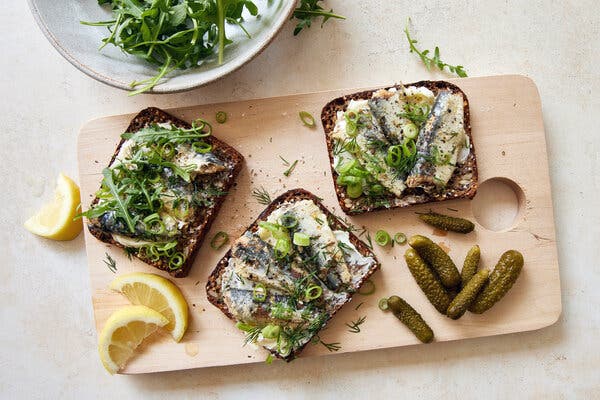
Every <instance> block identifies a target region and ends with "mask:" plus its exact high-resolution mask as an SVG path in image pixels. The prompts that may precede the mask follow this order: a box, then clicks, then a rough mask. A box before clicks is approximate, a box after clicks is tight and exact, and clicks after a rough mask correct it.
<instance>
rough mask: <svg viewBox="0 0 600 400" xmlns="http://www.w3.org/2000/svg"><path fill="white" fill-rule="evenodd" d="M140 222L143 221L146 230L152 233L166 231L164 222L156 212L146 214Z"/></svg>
mask: <svg viewBox="0 0 600 400" xmlns="http://www.w3.org/2000/svg"><path fill="white" fill-rule="evenodd" d="M142 222H143V223H144V227H145V228H146V230H147V231H148V232H150V233H152V234H153V235H163V234H164V233H165V232H166V231H167V228H166V227H165V223H164V222H163V220H162V219H161V218H160V215H158V213H154V214H150V215H148V216H147V217H146V218H144V219H143V220H142Z"/></svg>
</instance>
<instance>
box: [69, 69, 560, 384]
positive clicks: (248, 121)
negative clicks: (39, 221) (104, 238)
mask: <svg viewBox="0 0 600 400" xmlns="http://www.w3.org/2000/svg"><path fill="white" fill-rule="evenodd" d="M451 81H452V82H453V83H455V84H457V85H458V86H460V87H461V89H463V90H464V91H465V93H466V94H467V96H468V98H469V102H470V107H471V120H472V132H473V141H474V143H475V147H476V154H477V161H478V165H479V177H480V180H479V182H480V183H482V182H485V181H487V180H489V179H490V178H495V177H501V178H506V179H508V180H510V181H512V182H514V183H515V184H516V185H518V187H520V188H521V189H522V194H521V196H520V198H519V199H520V208H519V210H518V213H517V217H516V220H515V222H514V224H513V225H512V226H511V227H510V228H508V229H504V230H501V231H498V232H496V231H491V230H488V229H485V228H484V227H483V226H481V225H480V224H479V223H478V224H477V227H476V230H475V231H474V232H472V233H470V234H468V235H461V234H456V233H449V234H447V235H444V234H443V233H441V232H438V231H435V230H434V229H432V228H431V227H429V226H427V225H424V224H423V223H421V222H420V221H419V220H418V219H417V217H416V216H415V214H414V212H415V211H423V210H428V209H430V208H432V209H434V210H436V211H440V212H444V213H450V214H452V213H453V212H454V211H452V210H458V212H457V213H456V214H457V215H460V216H464V217H466V218H470V219H472V220H474V215H473V207H472V205H473V202H474V201H476V200H477V197H476V200H474V201H473V202H471V201H468V200H460V201H449V202H444V203H437V204H433V205H424V206H416V207H412V208H408V209H396V210H390V211H382V212H377V213H371V214H366V215H362V216H356V217H352V218H349V220H350V221H351V222H352V223H353V224H355V225H357V226H361V225H364V226H366V227H367V228H368V229H369V230H370V231H371V232H373V234H374V232H375V231H377V230H378V229H385V230H387V231H388V232H392V233H394V232H404V233H406V235H407V236H410V235H413V234H417V233H419V234H425V235H427V236H430V237H433V238H434V240H436V241H437V242H443V245H444V246H446V247H447V248H448V249H449V254H450V256H451V257H452V258H453V259H454V260H455V262H456V263H457V265H459V266H460V265H462V260H463V258H464V255H465V254H466V252H467V250H468V249H469V248H470V246H472V245H473V244H475V243H477V244H479V245H480V246H481V250H482V262H481V265H482V266H483V267H487V268H493V266H494V265H495V263H496V261H497V260H498V258H499V257H500V255H501V254H502V253H503V252H504V251H505V250H507V249H511V248H514V249H517V250H520V251H521V252H522V253H523V255H524V257H525V266H524V269H523V272H522V274H521V276H520V277H519V279H518V281H517V283H516V284H515V286H514V287H513V288H512V289H511V291H510V292H509V294H508V295H507V297H505V298H504V299H503V300H502V301H501V302H499V303H498V304H497V305H496V306H495V307H494V308H492V309H491V310H490V311H489V312H487V313H485V314H483V315H474V314H470V313H467V314H466V315H465V316H464V317H463V318H461V319H460V320H458V321H453V320H450V319H449V318H446V317H444V316H442V315H440V314H439V313H438V312H437V311H436V310H435V309H434V308H433V306H431V304H430V303H429V302H428V301H427V299H426V298H425V296H424V294H423V293H422V292H421V290H420V289H419V287H418V286H417V284H416V283H415V281H414V280H413V278H412V276H411V275H410V273H409V272H408V270H407V268H406V264H405V262H404V259H403V254H404V251H405V250H406V248H407V246H395V247H393V248H388V249H383V248H380V247H378V246H377V245H375V252H376V254H377V256H378V258H379V260H380V261H381V263H382V269H381V271H380V272H378V273H376V274H375V276H374V279H373V280H374V283H375V285H376V287H377V290H376V292H375V294H373V295H370V296H361V295H356V296H355V297H354V299H353V301H352V302H351V303H349V304H347V305H346V306H344V308H343V309H342V310H341V311H340V312H339V313H338V314H337V315H336V316H335V317H334V319H333V320H332V321H331V322H330V325H329V326H328V327H327V328H326V330H325V331H323V332H322V334H321V338H322V339H323V341H325V342H340V343H341V346H342V348H341V350H339V351H338V352H337V353H330V352H329V351H328V350H327V349H326V348H325V347H323V346H321V345H309V346H308V347H307V348H306V350H305V351H304V352H303V353H302V354H301V357H310V356H316V355H327V354H339V353H344V352H356V351H362V350H370V349H381V348H389V347H398V346H406V345H413V344H417V343H418V341H417V339H416V338H415V337H414V336H413V335H412V334H411V333H410V332H409V331H408V330H407V329H406V328H405V327H404V326H403V325H401V324H400V322H399V321H398V320H397V319H396V318H394V317H393V315H390V314H389V313H384V312H381V311H380V310H379V309H378V308H377V301H378V300H379V298H381V297H384V296H389V295H392V294H398V295H400V296H402V297H403V298H405V299H406V300H407V301H408V302H409V303H410V304H412V305H413V306H414V307H415V308H416V309H417V310H418V311H420V312H421V314H422V315H423V317H424V318H425V320H426V321H428V323H429V324H430V326H431V327H432V329H433V331H434V332H435V337H436V340H437V341H448V340H457V339H466V338H473V337H480V336H490V335H498V334H504V333H511V332H519V331H528V330H533V329H538V328H542V327H545V326H548V325H551V324H553V323H554V322H555V321H556V320H557V319H558V316H559V315H560V312H561V298H560V282H559V271H558V259H557V253H556V243H555V232H554V217H553V210H552V199H551V191H550V181H549V176H548V161H547V155H546V140H545V134H544V125H543V121H542V114H541V103H540V98H539V94H538V91H537V88H536V87H535V84H534V83H533V82H532V81H531V80H530V79H528V78H526V77H523V76H515V75H510V76H496V77H483V78H465V79H457V80H451ZM389 84H391V82H390V83H389ZM354 91H356V90H354V89H349V90H335V91H328V92H320V93H311V94H301V95H292V96H285V97H277V98H269V99H260V100H250V101H240V102H232V103H224V104H212V105H202V106H195V107H186V108H179V109H172V110H168V111H169V112H170V113H172V114H174V115H175V116H177V117H180V118H182V119H184V120H187V121H191V120H193V119H195V118H198V117H202V118H205V119H207V120H208V121H210V122H214V116H215V113H216V112H217V111H220V110H223V111H226V112H227V114H228V117H229V118H228V121H227V123H225V124H222V125H221V124H216V123H215V124H214V135H215V136H216V137H218V138H220V139H222V140H224V141H226V142H227V143H229V144H230V145H232V146H234V147H235V148H236V149H237V150H239V151H240V152H241V153H242V154H243V155H244V157H245V158H246V160H245V166H244V168H243V171H242V172H241V174H240V176H239V177H238V180H237V185H236V187H235V188H234V189H233V190H232V191H231V192H230V194H229V196H228V197H227V200H226V202H225V204H224V205H223V208H222V209H221V212H220V214H219V216H218V217H217V219H216V221H215V223H214V224H213V227H212V229H211V232H210V233H209V234H208V236H207V237H208V238H211V237H212V236H213V235H214V234H215V233H216V232H218V231H226V232H228V233H229V235H230V236H231V238H232V240H233V239H235V238H237V237H238V236H239V235H241V234H242V233H243V231H244V230H245V228H246V227H247V226H248V225H249V224H250V223H251V222H252V221H253V220H254V219H255V218H256V216H257V215H258V214H259V212H260V211H261V210H262V209H263V208H264V206H262V205H260V204H258V203H257V201H256V200H255V199H254V198H253V197H252V195H251V191H252V189H253V188H258V187H261V186H262V187H264V188H266V189H267V190H268V192H269V193H270V194H271V196H272V197H273V198H274V197H275V196H276V195H278V194H280V193H282V192H283V191H285V190H287V189H291V188H297V187H302V188H305V189H307V190H309V191H311V192H313V193H315V194H316V195H318V196H321V197H322V198H323V199H324V204H325V205H326V206H327V207H328V208H329V209H331V210H333V211H334V212H335V213H336V214H338V215H343V214H342V212H341V210H340V208H339V206H338V203H337V200H336V197H335V192H334V189H333V184H332V181H331V171H330V166H329V162H328V156H327V151H326V146H325V140H324V134H323V130H322V127H321V126H320V123H318V127H317V128H316V129H309V128H306V127H304V126H303V125H302V124H301V123H300V121H299V118H298V112H299V111H301V110H305V111H309V112H310V113H312V114H313V115H314V116H315V117H316V118H317V119H318V116H320V112H321V108H322V107H323V106H324V105H325V104H326V103H327V102H328V101H329V100H330V99H333V98H335V97H337V96H339V95H342V94H346V93H352V92H354ZM132 117H133V114H130V115H119V116H112V117H106V118H100V119H96V120H93V121H90V122H89V123H87V124H86V125H85V126H84V127H83V128H82V129H81V133H80V136H79V144H78V151H79V154H78V159H79V171H80V177H79V178H80V184H81V195H82V202H83V205H84V208H85V209H87V207H88V206H89V204H90V201H91V200H92V197H93V193H94V192H95V191H96V190H97V189H98V187H99V183H100V181H101V170H102V168H103V167H104V166H106V164H107V163H108V161H109V160H110V157H111V155H112V153H113V151H114V148H115V146H116V145H117V143H118V141H119V135H120V134H121V133H122V132H123V131H124V130H125V128H126V127H127V125H128V124H129V121H130V120H131V118H132ZM317 122H318V121H317ZM279 156H282V157H283V158H285V159H286V160H289V161H290V162H292V161H294V160H295V159H299V160H300V161H299V163H298V166H297V167H296V169H295V170H294V172H293V173H292V174H291V176H290V177H287V178H286V177H285V176H283V171H284V170H285V169H286V168H287V167H285V166H284V165H283V163H282V161H281V159H280V158H279ZM486 185H487V184H486ZM492 186H493V185H492ZM488 195H489V193H488ZM481 198H483V196H482V197H481ZM486 198H488V199H489V198H491V199H492V201H491V203H493V199H494V195H491V196H486ZM479 206H481V204H479ZM492 206H494V204H490V207H492ZM448 208H450V209H452V210H448ZM488 226H489V225H488ZM85 239H86V247H87V254H88V264H89V270H90V281H91V289H92V297H93V306H94V314H95V319H96V327H97V329H98V330H100V329H101V328H102V326H103V325H104V322H105V321H106V319H107V318H108V316H109V315H110V314H111V313H112V312H113V311H115V310H117V309H118V308H119V307H120V306H123V305H126V304H128V302H127V300H126V299H125V298H124V297H122V296H121V295H120V294H118V293H112V292H110V291H109V290H108V284H109V283H110V281H111V280H112V279H113V278H114V277H115V275H114V274H113V273H112V272H110V271H109V269H108V268H107V267H106V266H105V265H104V263H103V259H104V257H105V256H104V254H105V252H108V253H109V254H111V255H112V256H113V257H114V258H115V259H116V260H117V265H118V273H119V274H121V273H127V272H132V271H146V272H153V273H158V274H161V275H164V276H168V275H167V274H165V273H162V272H160V271H158V270H156V269H154V268H152V267H150V266H148V265H146V264H144V263H142V262H140V261H138V260H133V261H129V260H128V259H127V257H125V256H124V254H123V252H122V251H121V250H119V249H117V248H115V247H112V246H109V245H106V244H104V243H101V242H99V241H98V240H96V239H95V238H94V237H93V236H91V235H90V234H89V232H88V231H87V229H86V230H85ZM226 251H227V249H226V248H224V249H222V250H221V251H215V250H213V249H211V248H210V246H209V245H208V243H207V242H205V244H204V246H202V248H201V250H200V251H199V253H198V255H197V257H196V261H195V264H194V266H193V267H192V270H191V272H190V275H189V276H188V277H187V278H182V279H177V280H175V283H176V284H177V285H178V286H179V287H180V288H181V290H182V291H183V293H184V295H185V297H186V299H187V301H188V303H189V307H190V316H191V320H190V326H189V329H188V331H187V333H186V335H185V337H184V338H183V340H182V342H181V343H174V342H173V341H172V340H171V339H170V337H169V336H167V335H166V334H164V333H160V334H158V335H157V336H156V337H154V338H151V339H149V340H148V342H147V343H146V344H145V345H144V348H143V349H141V351H140V352H139V354H138V355H136V356H135V358H134V359H132V360H131V362H130V363H129V364H128V365H127V367H126V368H125V370H124V371H123V372H124V373H146V372H156V371H167V370H178V369H187V368H198V367H207V366H218V365H229V364H242V363H252V362H262V361H263V360H264V359H265V358H266V356H267V352H266V351H265V350H262V349H260V348H257V347H254V346H251V345H248V346H246V347H242V342H243V333H242V332H239V331H238V330H237V329H236V328H235V327H234V324H233V322H232V321H230V320H229V319H227V318H226V317H225V316H224V315H223V314H222V313H221V312H220V311H219V310H217V309H216V308H215V307H213V306H212V305H211V304H210V303H208V301H207V299H206V292H205V289H204V286H205V283H206V279H207V277H208V275H209V273H210V272H211V270H212V269H213V268H214V266H215V265H216V263H217V261H218V260H219V259H220V258H221V257H222V256H223V254H224V253H225V252H226ZM361 303H363V304H362V305H361V306H360V307H359V308H358V310H356V308H357V307H358V306H359V305H360V304H361ZM360 316H367V318H366V321H365V323H364V324H363V325H362V326H361V332H360V333H358V334H355V333H351V332H349V331H348V329H347V327H346V326H345V323H347V322H350V321H352V320H355V319H356V318H357V317H360ZM98 362H99V360H98ZM277 362H279V361H277ZM274 367H275V366H274ZM275 368H276V367H275Z"/></svg>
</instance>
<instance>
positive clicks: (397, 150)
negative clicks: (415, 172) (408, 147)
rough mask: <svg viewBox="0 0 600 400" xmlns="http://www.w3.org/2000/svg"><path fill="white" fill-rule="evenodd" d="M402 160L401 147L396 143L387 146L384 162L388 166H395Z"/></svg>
mask: <svg viewBox="0 0 600 400" xmlns="http://www.w3.org/2000/svg"><path fill="white" fill-rule="evenodd" d="M401 162H402V148H401V147H400V146H398V145H394V146H390V147H388V150H387V154H386V156H385V163H386V164H387V165H389V166H390V167H397V166H398V165H400V163H401Z"/></svg>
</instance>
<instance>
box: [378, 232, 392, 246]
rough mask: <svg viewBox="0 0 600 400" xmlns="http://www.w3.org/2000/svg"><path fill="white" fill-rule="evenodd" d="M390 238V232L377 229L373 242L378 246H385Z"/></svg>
mask: <svg viewBox="0 0 600 400" xmlns="http://www.w3.org/2000/svg"><path fill="white" fill-rule="evenodd" d="M391 240H392V238H391V237H390V234H389V233H387V232H386V231H384V230H382V229H381V230H378V231H377V233H375V243H377V244H378V245H380V246H387V245H388V244H390V241H391Z"/></svg>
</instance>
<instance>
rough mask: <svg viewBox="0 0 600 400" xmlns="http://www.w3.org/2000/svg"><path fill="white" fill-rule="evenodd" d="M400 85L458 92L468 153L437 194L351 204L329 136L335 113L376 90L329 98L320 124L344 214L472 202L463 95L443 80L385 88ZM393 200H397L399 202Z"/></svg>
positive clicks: (416, 191) (415, 192) (473, 171)
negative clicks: (338, 170)
mask: <svg viewBox="0 0 600 400" xmlns="http://www.w3.org/2000/svg"><path fill="white" fill-rule="evenodd" d="M403 86H404V87H408V86H415V87H425V88H427V89H429V90H431V91H432V92H433V93H434V94H435V95H437V94H438V92H439V91H440V90H450V91H452V92H453V93H460V94H461V95H462V97H463V102H464V124H465V132H466V134H467V135H468V137H469V141H470V143H471V151H470V152H469V156H468V158H467V160H466V161H465V162H464V163H462V164H459V165H457V168H456V170H455V171H454V174H453V175H452V178H451V179H450V181H449V182H448V185H447V186H446V188H445V189H444V190H443V191H441V192H438V193H434V194H430V193H427V192H425V191H424V190H423V189H421V188H407V189H406V190H405V191H404V193H403V195H402V197H401V198H397V197H395V196H393V195H391V196H389V197H388V198H387V199H386V200H387V201H389V202H390V203H391V206H390V207H386V206H385V205H383V204H376V205H372V204H368V203H367V202H365V201H360V200H359V201H353V200H352V199H350V198H348V197H347V196H346V191H345V190H344V187H343V186H340V185H338V184H337V177H338V174H337V172H336V171H335V169H334V162H333V148H334V140H333V139H332V137H331V134H332V132H333V129H334V127H335V123H336V120H337V112H338V111H345V110H346V108H347V107H348V103H349V102H350V100H365V99H369V98H371V96H372V95H373V93H375V92H376V91H377V90H379V89H374V90H366V91H363V92H358V93H353V94H349V95H346V96H342V97H338V98H336V99H333V100H331V101H330V102H329V103H327V104H326V105H325V107H323V111H322V112H321V122H322V123H323V129H324V130H325V141H326V142H327V150H328V153H329V163H330V165H331V175H332V178H333V185H334V187H335V192H336V194H337V197H338V201H339V203H340V207H341V208H342V210H344V212H345V213H346V214H361V213H365V212H369V211H376V210H385V209H389V208H401V207H408V206H411V205H414V204H424V203H432V202H437V201H443V200H452V199H472V198H473V197H474V196H475V193H476V192H477V179H478V177H477V160H476V157H475V145H474V144H473V136H472V135H471V120H470V114H469V101H468V99H467V96H466V95H465V93H464V92H463V91H462V90H461V89H460V88H459V87H458V86H456V85H453V84H452V83H449V82H445V81H419V82H416V83H408V84H405V85H394V86H388V87H386V88H391V87H395V88H396V89H398V90H400V89H401V88H402V87H403ZM464 182H466V183H464ZM397 199H400V201H398V200H397Z"/></svg>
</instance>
